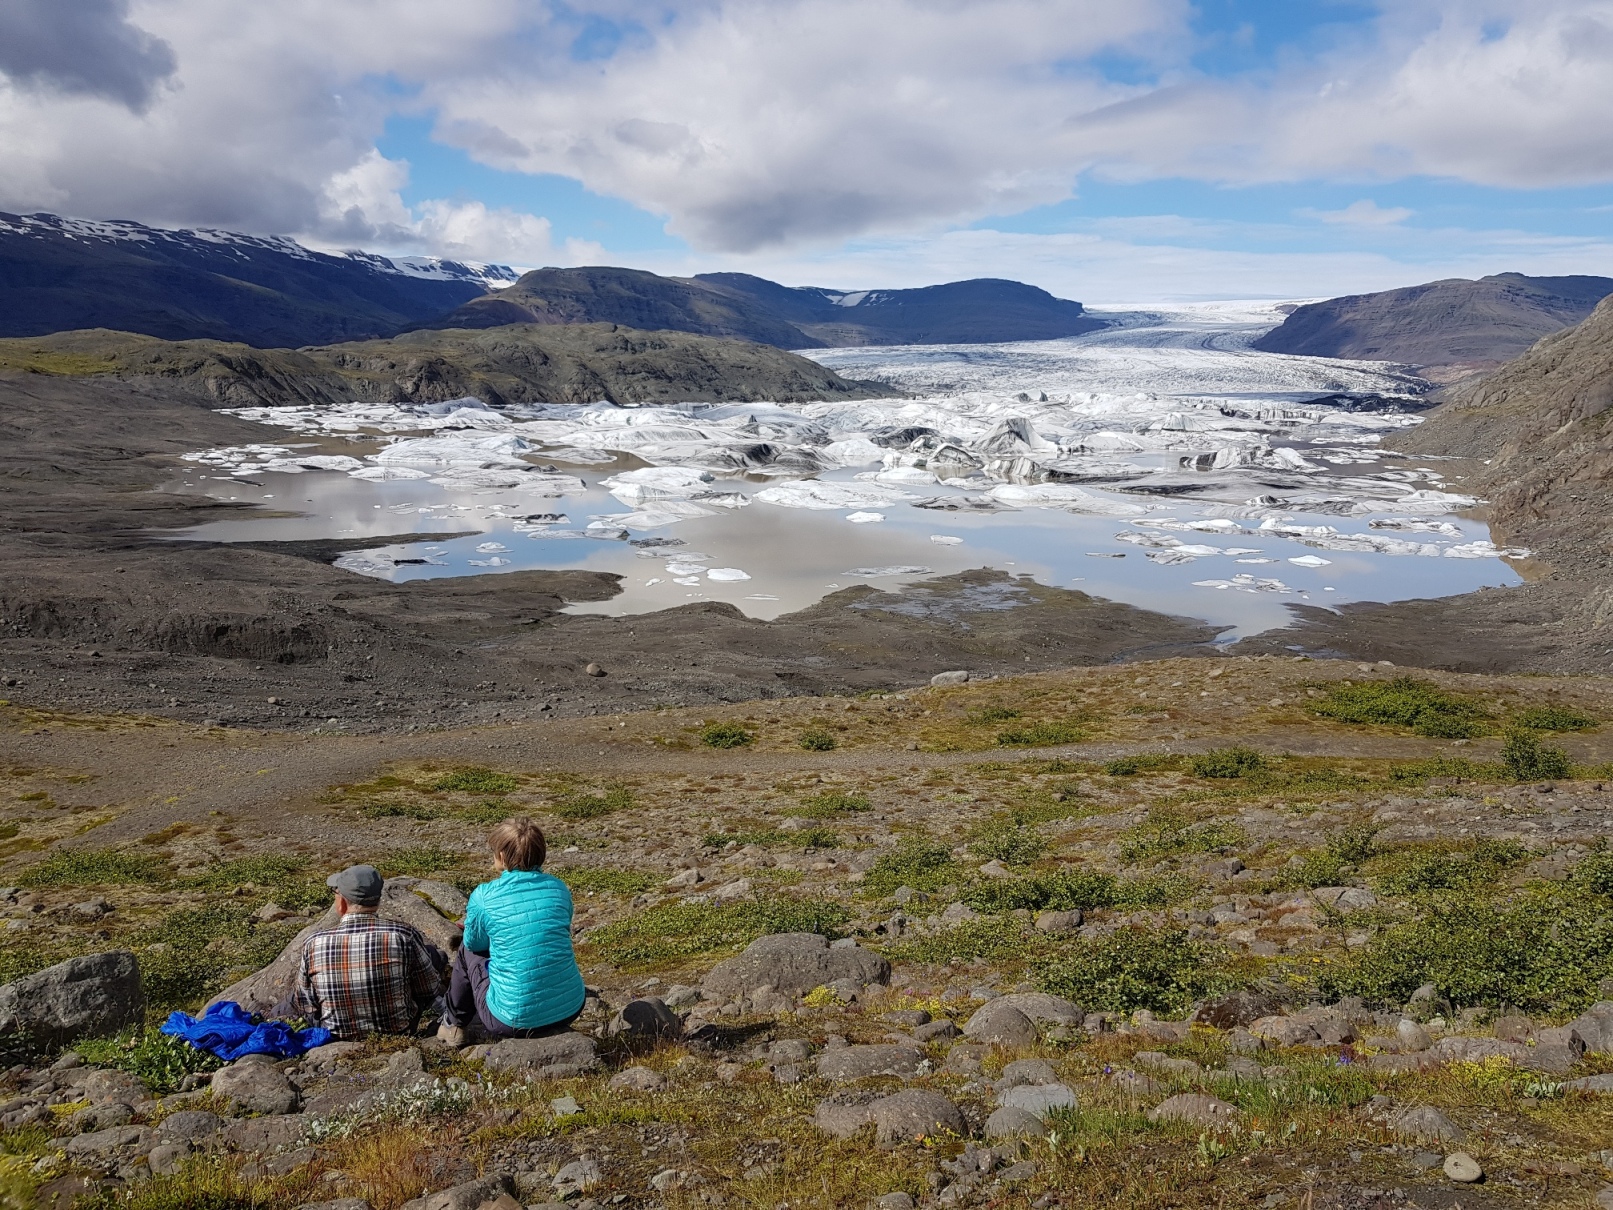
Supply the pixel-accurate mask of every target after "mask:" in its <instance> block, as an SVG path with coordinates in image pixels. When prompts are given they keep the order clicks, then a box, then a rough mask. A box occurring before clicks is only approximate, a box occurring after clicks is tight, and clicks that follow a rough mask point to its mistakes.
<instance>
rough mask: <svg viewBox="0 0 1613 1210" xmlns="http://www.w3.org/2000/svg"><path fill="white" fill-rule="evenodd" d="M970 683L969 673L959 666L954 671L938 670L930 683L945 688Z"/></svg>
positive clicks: (938, 687)
mask: <svg viewBox="0 0 1613 1210" xmlns="http://www.w3.org/2000/svg"><path fill="white" fill-rule="evenodd" d="M968 683H969V674H968V673H967V672H966V671H964V670H963V669H961V668H959V669H956V670H954V671H952V672H937V673H936V674H935V675H934V676H932V677H931V678H930V684H932V685H934V686H935V687H936V688H937V689H945V688H948V687H949V686H952V685H966V684H968Z"/></svg>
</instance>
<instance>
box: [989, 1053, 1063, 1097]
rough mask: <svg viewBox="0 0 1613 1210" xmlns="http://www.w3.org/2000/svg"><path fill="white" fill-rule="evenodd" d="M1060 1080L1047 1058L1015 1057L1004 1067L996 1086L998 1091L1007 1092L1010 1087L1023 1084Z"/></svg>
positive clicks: (1052, 1082)
mask: <svg viewBox="0 0 1613 1210" xmlns="http://www.w3.org/2000/svg"><path fill="white" fill-rule="evenodd" d="M1058 1082H1059V1077H1058V1073H1057V1072H1055V1071H1054V1070H1053V1065H1052V1064H1051V1063H1049V1062H1048V1061H1047V1060H1046V1059H1015V1060H1014V1061H1013V1062H1012V1063H1009V1064H1007V1065H1006V1066H1005V1067H1004V1068H1003V1073H1002V1075H1001V1076H999V1077H998V1078H997V1083H996V1084H995V1085H994V1087H995V1088H996V1089H997V1091H998V1092H1007V1091H1008V1090H1009V1089H1010V1088H1017V1087H1018V1086H1019V1085H1021V1084H1057V1083H1058Z"/></svg>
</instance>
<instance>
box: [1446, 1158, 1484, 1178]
mask: <svg viewBox="0 0 1613 1210" xmlns="http://www.w3.org/2000/svg"><path fill="white" fill-rule="evenodd" d="M1445 1175H1446V1176H1448V1177H1450V1178H1451V1180H1453V1181H1457V1182H1459V1183H1461V1184H1464V1185H1471V1184H1472V1183H1473V1182H1474V1181H1481V1180H1483V1179H1484V1169H1483V1168H1480V1167H1479V1162H1478V1161H1477V1160H1476V1159H1474V1158H1473V1157H1472V1156H1470V1155H1469V1154H1468V1153H1467V1152H1465V1151H1453V1152H1451V1154H1450V1155H1447V1156H1446V1157H1445Z"/></svg>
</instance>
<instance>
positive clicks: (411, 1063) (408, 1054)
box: [375, 1046, 431, 1091]
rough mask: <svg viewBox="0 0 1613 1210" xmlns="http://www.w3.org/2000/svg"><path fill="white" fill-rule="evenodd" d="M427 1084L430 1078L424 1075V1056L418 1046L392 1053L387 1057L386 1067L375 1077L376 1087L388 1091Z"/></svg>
mask: <svg viewBox="0 0 1613 1210" xmlns="http://www.w3.org/2000/svg"><path fill="white" fill-rule="evenodd" d="M429 1083H431V1077H430V1076H428V1075H427V1074H426V1056H425V1055H424V1053H422V1052H421V1050H420V1048H419V1047H418V1046H411V1047H409V1049H408V1050H399V1051H394V1052H393V1053H392V1054H391V1055H390V1056H388V1058H387V1061H386V1066H385V1067H384V1068H382V1069H381V1071H380V1072H379V1073H378V1074H377V1075H376V1077H375V1084H376V1087H378V1088H385V1089H387V1090H388V1091H394V1090H396V1089H400V1088H417V1087H419V1086H420V1085H422V1084H429Z"/></svg>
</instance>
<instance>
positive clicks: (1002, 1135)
mask: <svg viewBox="0 0 1613 1210" xmlns="http://www.w3.org/2000/svg"><path fill="white" fill-rule="evenodd" d="M1047 1131H1048V1126H1047V1123H1046V1122H1044V1121H1042V1119H1041V1118H1039V1117H1037V1116H1036V1115H1035V1114H1034V1113H1031V1112H1030V1111H1029V1110H1025V1109H1019V1108H1017V1107H1015V1106H1011V1105H1010V1106H1005V1107H1003V1108H1002V1109H998V1110H996V1111H995V1112H994V1113H992V1115H991V1116H990V1117H988V1118H987V1119H986V1137H987V1138H988V1139H1034V1138H1042V1137H1044V1136H1046V1134H1047Z"/></svg>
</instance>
